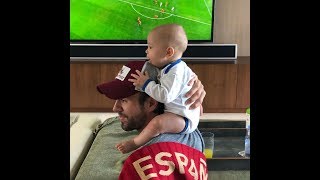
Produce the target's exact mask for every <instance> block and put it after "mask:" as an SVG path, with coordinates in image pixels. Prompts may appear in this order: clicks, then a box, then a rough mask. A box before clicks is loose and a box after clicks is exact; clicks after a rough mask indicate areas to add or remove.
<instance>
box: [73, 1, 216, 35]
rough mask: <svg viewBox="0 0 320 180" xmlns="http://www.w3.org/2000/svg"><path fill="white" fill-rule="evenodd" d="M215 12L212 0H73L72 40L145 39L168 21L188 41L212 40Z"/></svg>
mask: <svg viewBox="0 0 320 180" xmlns="http://www.w3.org/2000/svg"><path fill="white" fill-rule="evenodd" d="M166 2H168V3H166ZM213 14H214V12H213V10H212V0H175V1H170V0H168V1H166V0H163V1H161V0H158V1H155V0H70V40H146V39H147V35H148V33H149V32H150V30H151V29H153V28H154V27H156V26H158V25H161V24H168V23H177V24H180V25H182V26H183V27H184V29H185V31H186V33H187V36H188V39H189V40H210V39H211V36H212V31H211V30H212V23H213V20H212V19H213ZM138 18H140V21H141V24H140V25H139V23H138Z"/></svg>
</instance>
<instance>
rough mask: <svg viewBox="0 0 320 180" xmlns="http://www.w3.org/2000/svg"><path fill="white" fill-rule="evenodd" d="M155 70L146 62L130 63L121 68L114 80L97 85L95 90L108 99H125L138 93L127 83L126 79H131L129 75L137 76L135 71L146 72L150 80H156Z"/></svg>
mask: <svg viewBox="0 0 320 180" xmlns="http://www.w3.org/2000/svg"><path fill="white" fill-rule="evenodd" d="M156 69H157V68H156V67H154V66H152V65H151V64H150V63H149V62H148V61H131V62H129V63H128V64H126V65H124V66H122V68H121V70H120V71H119V73H118V75H117V76H116V78H115V80H113V81H111V82H107V83H102V84H99V85H97V90H98V91H99V92H100V93H101V94H104V95H106V96H107V97H108V98H110V99H115V100H116V99H122V98H127V97H129V96H132V95H134V94H135V93H137V92H139V91H137V90H136V88H135V86H134V85H133V83H132V82H130V81H128V79H133V77H132V76H131V74H137V73H136V70H139V71H142V70H143V71H148V73H149V76H150V79H152V80H156V77H157V72H158V71H157V70H156Z"/></svg>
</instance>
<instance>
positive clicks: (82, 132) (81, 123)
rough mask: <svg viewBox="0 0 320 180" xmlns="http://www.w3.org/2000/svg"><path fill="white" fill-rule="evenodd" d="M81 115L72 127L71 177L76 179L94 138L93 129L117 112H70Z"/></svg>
mask: <svg viewBox="0 0 320 180" xmlns="http://www.w3.org/2000/svg"><path fill="white" fill-rule="evenodd" d="M70 115H79V117H78V119H77V122H75V123H74V124H73V125H72V126H71V127H70V179H74V178H75V177H76V175H77V173H78V170H79V168H80V166H81V164H82V162H83V160H84V159H85V157H86V156H87V153H88V151H89V150H90V147H91V144H92V142H93V140H94V136H93V130H94V129H95V128H96V127H97V125H98V124H101V123H103V122H104V120H106V119H108V118H109V117H113V116H116V115H117V114H116V113H70Z"/></svg>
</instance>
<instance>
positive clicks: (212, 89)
mask: <svg viewBox="0 0 320 180" xmlns="http://www.w3.org/2000/svg"><path fill="white" fill-rule="evenodd" d="M188 65H189V67H190V68H191V69H192V70H193V71H194V72H195V73H196V74H197V75H198V77H199V79H200V80H201V82H202V83H203V85H204V87H205V90H206V92H207V95H206V97H205V99H204V102H203V107H204V112H212V111H214V109H232V108H235V102H236V89H237V88H236V85H237V65H235V64H188Z"/></svg>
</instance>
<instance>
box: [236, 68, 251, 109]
mask: <svg viewBox="0 0 320 180" xmlns="http://www.w3.org/2000/svg"><path fill="white" fill-rule="evenodd" d="M249 106H250V64H239V65H238V80H237V101H236V108H244V109H246V108H248V107H249Z"/></svg>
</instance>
